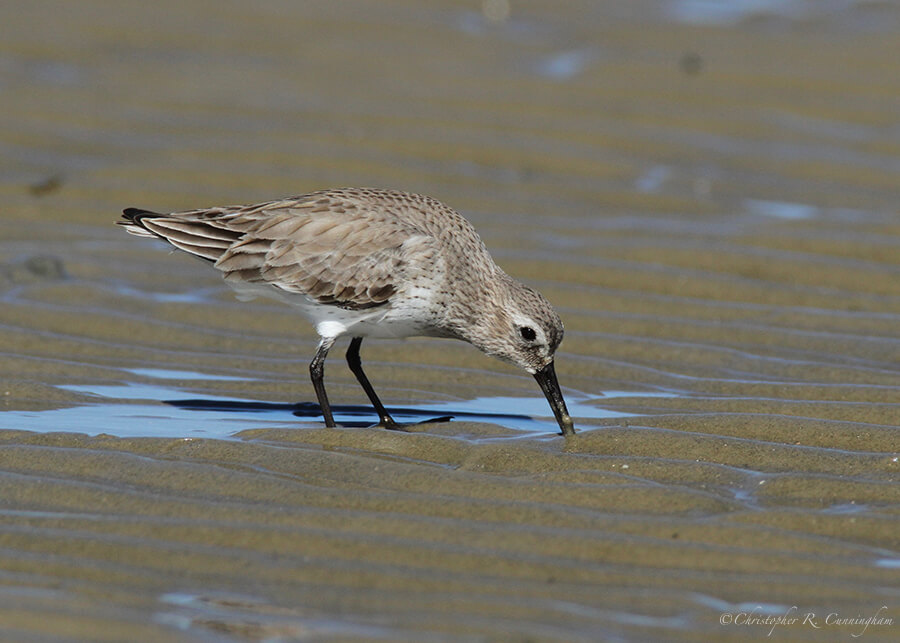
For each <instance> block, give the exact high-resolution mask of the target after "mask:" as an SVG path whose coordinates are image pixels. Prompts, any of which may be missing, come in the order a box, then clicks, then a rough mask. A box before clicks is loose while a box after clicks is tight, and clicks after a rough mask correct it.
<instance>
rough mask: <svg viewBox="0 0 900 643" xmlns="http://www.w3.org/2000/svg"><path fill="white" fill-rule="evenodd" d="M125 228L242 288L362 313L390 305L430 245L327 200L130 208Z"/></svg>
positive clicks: (373, 213)
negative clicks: (207, 265) (198, 260)
mask: <svg viewBox="0 0 900 643" xmlns="http://www.w3.org/2000/svg"><path fill="white" fill-rule="evenodd" d="M120 223H122V224H123V225H125V226H126V228H128V231H129V232H132V233H133V234H138V235H142V236H157V237H161V238H163V239H165V240H167V241H168V242H169V243H171V244H172V245H173V246H175V247H176V248H179V249H181V250H184V251H185V252H188V253H190V254H193V255H196V256H198V257H202V258H204V259H207V260H209V261H212V262H214V265H215V267H216V268H218V269H219V270H221V271H222V272H224V273H225V275H224V276H225V279H226V280H227V281H230V282H233V283H235V284H239V283H248V284H266V283H267V284H270V285H271V286H274V287H275V288H278V289H280V290H282V291H284V292H287V293H294V294H299V295H305V296H307V297H309V298H311V299H313V300H315V301H316V302H318V303H321V304H329V305H334V306H340V307H342V308H348V309H354V310H356V309H365V308H373V307H375V306H380V305H383V304H385V303H387V301H388V299H389V298H390V296H391V295H392V294H394V292H396V291H397V289H398V288H399V286H400V283H401V281H402V279H403V275H404V273H405V272H406V264H407V257H408V253H409V252H410V251H411V250H412V249H413V248H419V249H420V248H421V246H422V244H423V243H427V242H428V241H429V240H428V239H427V238H425V237H423V236H422V234H421V233H419V232H417V231H411V230H410V229H409V228H408V227H405V226H404V224H403V223H402V222H400V221H399V220H397V219H396V218H395V217H391V216H389V215H388V214H387V213H385V212H380V211H378V210H377V209H371V208H367V207H365V204H360V203H354V202H344V201H341V200H339V199H335V198H333V197H328V196H327V195H324V196H323V195H319V196H316V195H309V196H308V197H298V198H297V199H286V200H283V201H271V202H268V203H263V204H259V205H254V206H238V207H225V208H211V209H207V210H191V211H188V212H175V213H172V214H157V213H153V212H147V211H144V210H136V209H133V208H129V209H128V210H126V211H125V221H121V222H120ZM148 233H149V234H148Z"/></svg>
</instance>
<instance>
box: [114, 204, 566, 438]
mask: <svg viewBox="0 0 900 643" xmlns="http://www.w3.org/2000/svg"><path fill="white" fill-rule="evenodd" d="M119 223H121V224H122V225H124V226H125V227H126V229H127V230H128V232H131V233H132V234H136V235H138V236H145V237H160V238H162V239H165V240H166V241H168V242H169V243H171V244H172V245H173V246H175V247H176V248H179V249H181V250H184V251H185V252H188V253H190V254H193V255H195V256H198V257H201V258H203V259H206V260H208V261H210V262H212V263H213V265H214V266H215V267H216V268H217V269H219V270H220V271H222V272H223V274H224V278H225V280H226V282H228V283H229V284H230V285H231V286H233V287H234V288H235V289H236V290H237V291H238V293H239V294H243V295H247V296H255V295H258V294H266V295H270V296H275V297H277V298H279V299H282V300H284V301H286V302H288V303H291V304H293V305H295V306H297V307H298V308H299V309H300V310H301V312H303V313H304V314H305V315H306V316H307V317H308V318H309V319H310V320H311V321H312V322H313V323H314V324H315V326H316V330H317V331H318V333H319V335H320V336H322V343H321V344H320V346H319V351H318V352H317V354H316V358H317V359H316V360H313V365H311V371H315V370H316V369H318V371H319V373H318V376H319V382H318V384H317V382H316V378H317V373H316V372H313V383H314V385H316V392H317V395H318V396H319V401H320V404H322V406H323V413H324V414H325V419H326V423H327V424H329V425H333V420H332V419H330V417H329V416H330V410H328V411H327V412H326V409H325V407H326V406H327V398H326V397H325V394H324V384H323V383H322V382H321V362H322V361H324V357H325V354H326V353H327V351H328V349H329V348H330V347H331V345H332V344H333V343H334V340H335V339H336V338H338V337H340V336H343V335H350V336H352V337H354V341H353V343H352V344H351V352H350V353H348V360H349V361H351V368H353V369H354V373H356V375H357V378H358V379H359V380H360V383H361V384H362V385H363V388H364V389H366V392H367V394H369V397H370V399H371V400H372V402H373V404H374V406H375V408H376V410H378V411H379V414H380V415H381V419H382V423H383V424H386V425H389V426H391V425H393V420H391V419H390V416H389V415H388V414H387V412H386V411H384V408H383V406H381V404H380V402H377V396H375V394H374V391H372V390H371V385H368V380H365V381H364V379H365V375H364V374H363V373H362V367H361V365H359V364H358V361H359V356H358V350H359V344H360V343H361V341H362V339H361V338H363V337H408V336H413V335H425V336H435V337H453V338H457V339H462V340H465V341H467V342H470V343H471V344H473V345H475V346H476V347H478V348H479V349H481V350H482V351H484V352H485V353H487V354H489V355H493V356H495V357H498V358H500V359H503V360H505V361H507V362H510V363H513V364H516V365H518V366H520V367H521V368H524V369H525V370H527V371H528V372H530V373H532V374H533V375H535V376H536V377H538V374H539V373H543V375H544V377H545V378H549V377H550V375H552V385H550V390H551V392H552V390H553V389H554V387H555V391H556V392H555V393H554V395H555V396H556V397H557V398H558V400H557V401H556V402H554V400H553V399H551V395H550V393H548V389H547V388H545V385H544V383H541V387H542V389H544V392H545V394H547V395H548V400H550V402H551V407H553V409H554V413H555V415H556V416H557V420H558V421H559V422H560V427H561V428H562V429H563V432H564V433H566V434H568V433H571V432H572V429H571V420H569V419H568V414H567V412H565V404H564V402H562V395H561V394H560V393H559V392H558V385H556V384H555V382H556V378H555V374H554V373H553V356H554V353H555V352H556V349H557V347H558V346H559V343H560V342H561V341H562V337H563V326H562V322H561V321H560V319H559V316H558V315H557V314H556V312H555V311H554V310H553V308H552V306H550V304H549V303H548V302H547V300H546V299H544V298H543V297H542V296H541V295H540V294H539V293H537V292H536V291H534V290H532V289H531V288H529V287H527V286H525V285H524V284H521V283H519V282H517V281H515V280H514V279H512V278H511V277H510V276H509V275H507V274H506V273H505V272H503V271H502V270H501V269H500V268H499V267H498V266H497V265H496V264H495V263H494V261H493V259H491V256H490V254H489V253H488V251H487V249H486V248H485V246H484V243H483V242H482V241H481V238H480V237H479V236H478V234H477V233H476V232H475V229H474V228H473V227H472V225H471V224H470V223H469V222H468V221H466V219H464V218H463V217H462V216H461V215H460V214H458V213H457V212H456V211H455V210H453V209H451V208H450V207H448V206H446V205H444V204H443V203H441V202H439V201H436V200H435V199H432V198H431V197H427V196H422V195H417V194H409V193H405V192H398V191H392V190H377V189H364V188H346V189H338V190H323V191H320V192H313V193H310V194H306V195H302V196H297V197H292V198H288V199H282V200H277V201H269V202H266V203H259V204H256V205H249V206H228V207H216V208H207V209H199V210H189V211H184V212H173V213H169V214H158V213H154V212H149V211H146V210H137V209H134V208H129V209H127V210H125V212H124V221H120V222H119ZM525 329H528V331H527V332H526V331H525ZM532 335H534V337H532ZM353 358H355V360H356V362H357V364H356V365H355V368H354V363H353ZM317 360H318V362H319V363H318V364H317V363H316V361H317ZM548 371H549V373H548ZM539 382H541V380H540V379H539ZM563 418H564V419H563ZM394 426H395V425H394ZM392 428H393V427H392Z"/></svg>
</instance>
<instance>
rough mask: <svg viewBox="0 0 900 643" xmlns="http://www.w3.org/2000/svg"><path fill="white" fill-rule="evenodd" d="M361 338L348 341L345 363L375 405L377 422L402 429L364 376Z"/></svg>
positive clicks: (385, 426)
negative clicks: (360, 350)
mask: <svg viewBox="0 0 900 643" xmlns="http://www.w3.org/2000/svg"><path fill="white" fill-rule="evenodd" d="M362 340H363V338H362V337H354V338H353V339H352V340H351V341H350V347H349V348H348V349H347V365H348V366H349V367H350V370H351V371H353V374H354V375H356V379H357V380H358V381H359V383H360V386H362V387H363V390H364V391H365V392H366V395H367V396H368V397H369V401H370V402H371V403H372V406H374V407H375V412H376V413H378V419H379V424H380V425H381V426H383V427H384V428H386V429H392V430H395V431H398V430H399V431H402V430H403V427H402V426H400V425H399V424H397V423H396V422H394V419H393V418H392V417H391V416H390V414H389V413H388V412H387V409H385V408H384V405H383V404H382V403H381V400H379V399H378V395H376V394H375V389H374V388H372V384H371V383H370V382H369V378H368V377H366V374H365V373H364V372H363V368H362V360H360V358H359V347H360V345H361V344H362Z"/></svg>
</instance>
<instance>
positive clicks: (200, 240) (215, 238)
mask: <svg viewBox="0 0 900 643" xmlns="http://www.w3.org/2000/svg"><path fill="white" fill-rule="evenodd" d="M116 223H118V224H119V225H122V226H124V227H125V230H126V231H127V232H130V233H131V234H133V235H136V236H138V237H150V238H157V239H163V240H164V241H168V242H169V243H171V244H172V245H173V246H175V247H176V248H178V249H179V250H184V251H185V252H187V253H189V254H192V255H195V256H197V257H200V258H201V259H207V260H208V261H213V262H214V261H216V260H217V259H218V258H219V257H220V256H222V253H224V252H225V251H226V250H227V249H228V247H229V246H231V244H232V243H234V242H235V241H237V240H238V239H239V238H240V237H241V233H240V232H236V231H233V230H228V229H225V228H220V227H217V226H215V225H213V224H212V223H210V222H208V221H198V220H190V219H187V220H185V219H183V218H181V217H178V216H176V215H170V214H161V213H159V212H152V211H150V210H141V209H140V208H126V209H125V210H123V211H122V220H120V221H117V222H116Z"/></svg>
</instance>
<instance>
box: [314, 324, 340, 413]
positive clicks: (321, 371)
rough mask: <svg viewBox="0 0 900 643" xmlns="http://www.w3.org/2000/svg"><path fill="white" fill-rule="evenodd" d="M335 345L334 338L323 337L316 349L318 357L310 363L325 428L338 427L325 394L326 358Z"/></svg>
mask: <svg viewBox="0 0 900 643" xmlns="http://www.w3.org/2000/svg"><path fill="white" fill-rule="evenodd" d="M333 345H334V337H323V338H322V341H321V342H319V347H318V348H317V349H316V356H315V357H313V360H312V361H311V362H310V363H309V376H310V377H311V378H312V383H313V388H314V389H316V397H317V398H319V407H320V408H321V409H322V417H324V418H325V426H327V427H334V426H337V425H336V424H335V423H334V416H333V415H332V414H331V404H329V403H328V395H326V394H325V356H326V355H328V349H329V348H331V347H332V346H333Z"/></svg>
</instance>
